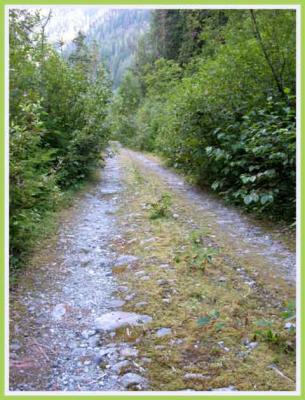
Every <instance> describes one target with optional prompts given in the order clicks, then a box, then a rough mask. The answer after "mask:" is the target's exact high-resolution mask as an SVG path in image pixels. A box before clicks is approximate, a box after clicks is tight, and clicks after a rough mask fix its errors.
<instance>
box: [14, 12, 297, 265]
mask: <svg viewBox="0 0 305 400" xmlns="http://www.w3.org/2000/svg"><path fill="white" fill-rule="evenodd" d="M127 17H130V15H127ZM48 18H49V17H46V16H44V17H43V16H42V15H41V14H39V12H35V13H30V12H29V11H26V10H11V12H10V181H11V202H10V213H11V219H10V232H11V241H10V244H11V254H12V260H11V261H12V265H15V264H18V260H20V259H22V257H23V253H24V252H25V253H26V252H27V249H28V248H30V247H31V242H33V241H35V238H36V236H35V235H36V234H35V232H36V231H37V234H38V235H40V234H41V221H43V220H44V219H45V217H46V215H47V214H48V213H49V212H50V211H54V210H55V209H56V208H57V207H58V206H59V205H60V204H61V202H64V201H65V200H64V199H65V198H66V197H67V196H66V193H67V191H69V190H70V189H71V188H75V187H76V186H77V185H78V184H79V182H81V181H83V180H84V179H86V178H87V177H88V175H90V173H91V172H92V171H94V169H95V168H96V167H97V165H98V164H99V163H100V162H101V156H100V154H101V152H102V150H103V149H104V148H105V146H106V144H107V141H108V139H109V138H110V137H111V138H112V139H115V140H118V141H120V142H121V143H122V144H124V145H125V146H130V147H133V148H137V149H140V150H144V151H149V152H156V153H158V154H161V155H162V156H163V157H164V158H165V159H166V160H167V162H168V164H169V165H170V166H173V167H174V168H176V169H178V170H180V171H181V172H182V173H183V174H185V175H186V176H187V177H188V178H189V179H190V180H191V181H192V182H195V183H196V184H198V185H200V186H202V187H207V188H210V189H211V190H212V191H214V192H216V193H217V194H219V195H220V196H222V197H223V198H224V199H225V200H226V201H228V202H231V203H233V204H236V205H239V206H241V207H243V208H244V209H246V210H248V211H251V212H254V213H256V214H260V215H265V216H266V215H267V216H269V217H270V216H271V217H274V218H275V219H278V218H280V219H283V220H284V221H288V223H289V224H292V225H293V224H294V218H295V179H296V173H295V146H296V139H295V112H296V106H295V12H294V11H292V10H286V11H283V10H235V11H233V10H229V11H225V10H155V11H153V12H152V16H151V23H150V27H149V29H148V31H147V32H146V33H144V34H139V37H138V46H137V52H136V56H135V60H134V62H133V65H132V67H130V68H129V69H128V71H127V72H126V73H125V76H124V78H123V81H122V83H121V85H120V86H119V88H118V89H117V90H115V91H114V94H112V91H111V85H112V84H111V81H110V77H109V72H108V71H107V69H106V68H105V66H104V63H103V60H102V59H101V57H100V54H101V51H100V47H99V42H98V40H92V39H90V40H86V36H85V35H84V34H82V33H81V32H80V33H79V35H78V36H77V37H76V38H75V39H74V40H73V43H72V44H71V45H70V47H71V46H72V50H71V51H69V55H68V57H65V56H63V55H62V53H59V52H58V51H56V49H55V48H53V46H51V45H50V44H48V41H47V38H46V34H45V29H46V25H47V23H48ZM138 18H139V21H140V22H142V19H141V18H140V17H138ZM143 18H146V19H147V14H145V15H144V17H143ZM121 19H122V20H123V22H124V18H121ZM125 19H126V17H125ZM119 22H120V21H119V20H118V21H117V23H119ZM124 24H125V22H124ZM120 29H122V27H120ZM133 41H134V39H133ZM111 43H112V42H111ZM111 43H110V44H111ZM112 46H113V45H112ZM104 47H105V44H104ZM132 47H134V44H133V43H132ZM114 56H115V57H117V52H115V54H114ZM128 57H129V54H128ZM113 62H115V59H114V61H112V64H113ZM108 64H109V61H108Z"/></svg>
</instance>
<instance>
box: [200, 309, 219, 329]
mask: <svg viewBox="0 0 305 400" xmlns="http://www.w3.org/2000/svg"><path fill="white" fill-rule="evenodd" d="M219 316H220V313H219V311H217V310H212V311H210V312H209V313H208V314H207V315H204V316H202V317H199V318H198V319H197V325H198V326H199V327H203V326H205V325H208V324H210V323H212V322H215V321H216V320H217V319H218V318H219Z"/></svg>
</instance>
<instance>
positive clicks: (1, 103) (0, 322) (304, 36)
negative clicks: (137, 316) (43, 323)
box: [0, 0, 305, 400]
mask: <svg viewBox="0 0 305 400" xmlns="http://www.w3.org/2000/svg"><path fill="white" fill-rule="evenodd" d="M48 4H50V5H69V4H71V5H77V4H83V5H87V6H89V5H109V6H115V5H141V4H143V5H145V4H146V5H156V6H158V5H188V6H190V5H225V6H228V5H243V6H244V5H245V6H246V5H248V6H258V5H274V6H277V5H287V6H288V5H291V6H300V9H301V10H300V11H301V32H300V36H301V38H300V40H301V43H300V45H299V51H300V52H301V57H300V58H301V60H300V61H301V65H299V69H298V71H299V75H300V76H299V79H300V80H301V82H300V84H299V88H300V92H301V93H298V99H299V103H298V107H299V108H298V116H299V119H298V124H299V132H301V134H300V137H299V141H298V155H299V158H298V160H299V163H298V165H297V169H298V175H299V182H298V183H299V190H298V195H299V196H300V198H299V207H298V212H299V226H298V231H299V237H298V243H297V248H299V252H300V254H299V257H300V265H301V268H300V278H301V285H300V286H299V288H301V293H299V296H300V299H301V304H300V306H301V310H299V314H298V315H299V316H300V315H301V316H302V315H303V318H301V321H299V323H300V327H301V330H300V331H299V338H300V339H301V340H300V341H301V343H300V356H301V363H300V364H301V371H300V381H301V382H300V385H301V388H300V390H301V393H300V394H299V395H295V394H283V395H277V394H274V395H273V394H272V395H270V396H269V395H267V396H264V395H259V394H255V392H253V394H249V395H238V393H236V394H229V393H228V394H227V395H217V394H216V393H215V392H214V393H213V394H211V395H210V394H204V395H198V394H196V395H192V394H191V393H190V394H181V396H180V395H179V396H176V395H162V394H161V395H156V394H154V395H150V394H149V395H144V394H141V392H139V395H138V394H137V395H135V394H134V393H129V394H122V395H108V394H106V395H100V396H99V395H96V394H94V392H93V393H92V394H90V395H81V394H79V395H77V394H70V395H69V394H66V395H55V394H53V393H52V392H50V393H49V394H47V395H35V396H33V395H32V394H29V395H27V394H26V392H24V393H23V394H21V395H15V394H5V319H6V318H8V316H7V315H5V305H6V301H7V299H6V298H5V295H6V293H5V268H6V264H5V254H6V251H5V249H6V246H7V242H8V239H7V238H5V233H6V230H5V225H6V224H8V221H7V220H6V215H5V211H6V205H5V199H6V196H7V194H6V189H7V188H6V187H5V186H6V181H7V174H8V171H7V170H6V168H7V167H6V165H5V151H6V148H5V129H6V127H5V112H6V110H5V86H6V82H5V46H4V44H5V26H4V20H5V6H7V5H16V6H17V5H48ZM304 41H305V0H298V1H297V0H295V1H293V0H286V1H284V0H277V1H275V0H269V1H268V0H265V1H263V0H252V1H249V0H248V1H247V0H246V1H244V0H235V1H230V0H228V1H224V0H223V1H219V0H216V1H212V0H210V1H209V0H189V2H188V1H187V0H184V1H181V0H167V1H166V0H165V1H164V0H163V1H162V0H153V1H149V0H131V1H128V0H127V1H126V0H125V1H124V0H123V1H122V0H121V1H118V0H113V1H103V0H89V1H84V0H53V1H50V0H49V1H48V0H40V1H39V0H28V1H24V2H22V1H17V0H15V1H14V0H0V126H1V129H0V132H1V134H0V160H1V166H0V187H1V196H0V221H1V225H0V248H1V252H0V270H1V277H0V293H1V297H0V304H1V310H0V332H1V335H0V338H1V341H0V343H1V344H0V400H2V399H20V398H25V399H33V398H34V399H37V400H40V399H48V398H56V399H67V398H68V399H71V398H73V399H74V398H76V397H81V398H82V399H89V398H90V399H92V398H95V399H96V398H102V399H112V400H116V399H123V398H137V399H154V398H158V399H159V398H162V399H173V398H179V399H181V400H182V399H190V398H194V399H211V400H220V399H224V398H225V399H227V400H233V399H238V398H240V399H244V398H246V399H248V398H249V399H270V400H275V399H281V400H284V399H304V400H305V366H304V360H305V326H304V325H305V318H304V313H305V295H304V286H305V271H304V267H305V247H304V245H303V248H302V239H301V238H302V237H304V236H305V149H304V146H305V133H304V130H305V125H304V124H305V122H304V118H301V117H302V116H304V115H305V110H304V107H305V99H303V101H302V95H303V97H304V95H305V77H304V74H302V68H303V69H304V68H305V51H304V49H303V46H304Z"/></svg>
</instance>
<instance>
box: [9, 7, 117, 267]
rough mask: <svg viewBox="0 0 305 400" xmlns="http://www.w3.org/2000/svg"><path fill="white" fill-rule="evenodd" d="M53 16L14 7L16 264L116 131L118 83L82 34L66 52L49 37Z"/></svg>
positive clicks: (13, 207) (12, 128)
mask: <svg viewBox="0 0 305 400" xmlns="http://www.w3.org/2000/svg"><path fill="white" fill-rule="evenodd" d="M47 22H48V17H42V16H41V14H40V13H39V12H37V13H33V12H29V11H27V10H11V11H10V251H11V257H12V258H11V266H12V268H13V269H14V266H16V265H18V262H19V261H20V260H24V256H25V254H27V253H28V251H29V250H30V249H31V247H32V245H33V243H35V242H37V240H38V238H39V237H40V236H41V235H42V228H45V227H46V225H47V220H46V217H47V215H48V213H50V212H52V211H54V210H55V209H56V208H57V207H58V206H60V205H62V204H63V202H64V201H65V193H67V191H68V190H70V189H72V188H74V187H76V186H77V185H78V183H79V182H81V181H82V180H84V178H87V177H88V176H89V175H90V173H91V172H92V171H94V170H95V169H96V167H97V166H98V165H99V163H100V160H101V151H102V150H103V148H104V147H105V145H106V143H107V140H108V137H109V131H108V129H107V127H106V125H105V117H106V113H107V104H108V103H109V99H110V96H111V89H110V88H111V84H110V81H109V80H108V78H107V75H106V73H105V69H104V67H103V66H102V64H101V63H100V62H99V61H98V60H99V54H98V52H97V51H98V50H97V48H96V47H90V46H88V45H87V44H86V43H85V37H84V36H83V35H82V34H80V35H78V36H77V37H76V38H75V39H74V45H75V46H74V51H73V52H72V53H71V54H70V56H69V58H68V60H65V59H64V58H63V57H62V56H61V55H60V54H58V53H57V51H56V50H55V49H54V48H53V47H51V46H50V45H49V44H48V43H47V39H46V35H45V27H46V24H47Z"/></svg>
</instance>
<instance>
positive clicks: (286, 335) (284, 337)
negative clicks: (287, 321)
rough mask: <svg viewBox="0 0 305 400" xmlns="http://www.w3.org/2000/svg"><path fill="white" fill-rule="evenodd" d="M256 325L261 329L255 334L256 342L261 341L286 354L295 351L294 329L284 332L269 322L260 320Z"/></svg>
mask: <svg viewBox="0 0 305 400" xmlns="http://www.w3.org/2000/svg"><path fill="white" fill-rule="evenodd" d="M255 325H256V326H257V327H258V328H259V329H257V330H256V331H255V333H254V336H253V338H254V340H261V341H262V342H265V343H268V344H269V345H270V346H273V347H275V348H277V349H278V350H280V351H283V352H285V353H289V352H293V351H295V338H294V336H295V335H294V329H292V330H287V331H286V332H283V331H281V330H280V329H278V328H276V327H274V326H273V325H274V324H273V322H271V321H267V320H258V321H256V322H255Z"/></svg>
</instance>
